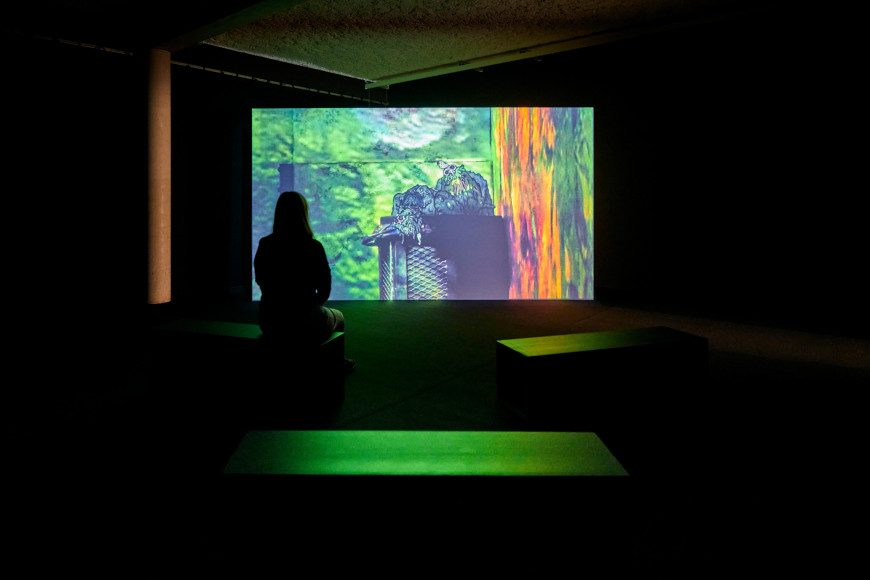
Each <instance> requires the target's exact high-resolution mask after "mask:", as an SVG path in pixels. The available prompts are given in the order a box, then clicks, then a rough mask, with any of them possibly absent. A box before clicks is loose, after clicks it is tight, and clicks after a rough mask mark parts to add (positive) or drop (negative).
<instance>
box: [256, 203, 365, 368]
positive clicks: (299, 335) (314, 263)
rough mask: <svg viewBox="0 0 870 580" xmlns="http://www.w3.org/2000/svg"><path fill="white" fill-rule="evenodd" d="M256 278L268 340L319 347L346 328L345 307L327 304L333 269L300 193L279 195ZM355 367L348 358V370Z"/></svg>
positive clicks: (262, 241)
mask: <svg viewBox="0 0 870 580" xmlns="http://www.w3.org/2000/svg"><path fill="white" fill-rule="evenodd" d="M254 279H255V280H256V282H257V285H259V286H260V290H261V292H262V296H261V298H260V329H261V330H262V331H263V337H264V338H265V339H268V340H275V341H278V340H280V341H288V342H292V343H294V344H301V345H317V344H320V343H322V342H324V341H325V340H326V339H327V338H329V336H330V335H331V334H332V333H333V332H335V331H343V330H344V315H343V314H342V313H341V311H339V310H336V309H335V308H329V307H327V306H324V304H325V303H326V301H327V299H328V298H329V293H330V291H331V289H332V273H331V272H330V269H329V263H328V262H327V261H326V252H325V251H324V250H323V245H322V244H321V243H320V242H319V241H317V240H316V239H314V233H313V232H312V230H311V224H310V222H309V220H308V202H307V201H306V200H305V197H303V196H302V195H301V194H300V193H297V192H295V191H285V192H284V193H282V194H281V195H280V196H279V197H278V203H277V204H276V205H275V219H274V222H273V224H272V233H271V234H269V235H268V236H266V237H264V238H261V239H260V243H259V246H258V247H257V254H256V255H255V257H254ZM353 366H354V363H353V361H352V360H349V359H345V370H346V371H350V370H352V369H353Z"/></svg>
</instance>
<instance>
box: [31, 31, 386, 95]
mask: <svg viewBox="0 0 870 580" xmlns="http://www.w3.org/2000/svg"><path fill="white" fill-rule="evenodd" d="M35 38H36V39H37V40H46V41H51V42H57V43H58V44H64V45H68V46H76V47H79V48H87V49H91V50H98V51H100V52H110V53H112V54H119V55H124V56H134V53H133V52H131V51H129V50H120V49H117V48H111V47H107V46H100V45H96V44H89V43H87V42H79V41H77V40H69V39H66V38H52V37H48V36H40V35H37V36H36V37H35ZM170 62H171V64H173V65H175V66H182V67H187V68H191V69H195V70H201V71H205V72H210V73H216V74H221V75H224V76H228V77H232V78H237V79H242V80H250V81H256V82H260V83H264V84H268V85H271V86H276V87H282V88H287V89H293V90H297V91H307V92H310V93H318V94H322V95H328V96H331V97H339V98H342V99H349V100H352V101H360V102H364V103H367V104H369V105H380V106H386V105H387V104H388V103H386V102H381V101H377V100H375V99H373V98H372V97H371V93H369V94H368V95H365V96H355V95H346V94H343V93H337V92H334V91H328V90H325V89H316V88H313V87H304V86H301V85H295V84H292V83H287V82H283V81H276V80H270V79H266V78H262V77H255V76H252V75H246V74H243V73H237V72H232V71H227V70H222V69H216V68H211V67H206V66H201V65H197V64H191V63H187V62H180V61H176V60H172V61H170Z"/></svg>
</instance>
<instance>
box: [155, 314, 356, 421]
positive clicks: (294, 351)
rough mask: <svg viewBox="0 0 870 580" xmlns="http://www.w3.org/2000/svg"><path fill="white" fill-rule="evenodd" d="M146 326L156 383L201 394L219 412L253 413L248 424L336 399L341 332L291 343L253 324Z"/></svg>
mask: <svg viewBox="0 0 870 580" xmlns="http://www.w3.org/2000/svg"><path fill="white" fill-rule="evenodd" d="M151 330H152V342H151V349H152V358H154V357H156V358H157V359H159V360H160V368H161V370H160V373H161V375H162V376H161V377H160V379H161V384H163V385H164V386H165V387H166V388H171V389H172V390H174V391H175V392H177V393H187V394H188V395H190V396H195V397H209V398H210V399H211V400H212V401H215V404H216V405H217V406H219V407H221V410H222V411H223V412H235V411H238V412H239V413H243V412H244V413H247V415H248V418H251V417H252V416H254V415H256V417H258V419H257V420H256V421H255V424H267V423H268V424H274V422H275V421H276V420H277V421H280V418H281V417H282V416H286V417H290V416H291V415H292V414H293V413H291V411H293V410H299V409H304V408H305V407H306V406H311V405H318V406H324V405H337V404H339V403H341V402H342V401H343V400H344V367H343V362H344V333H343V332H334V333H333V334H332V336H330V337H329V339H327V340H326V341H324V342H323V343H321V344H320V345H314V346H299V345H292V344H285V343H281V342H271V341H269V340H268V339H264V338H262V332H261V331H260V327H259V325H257V324H247V323H238V322H224V321H216V320H202V319H196V318H179V319H175V320H171V321H167V322H163V323H161V324H157V325H155V326H153V327H152V329H151ZM267 416H268V417H269V418H268V419H267ZM259 421H266V422H267V423H259Z"/></svg>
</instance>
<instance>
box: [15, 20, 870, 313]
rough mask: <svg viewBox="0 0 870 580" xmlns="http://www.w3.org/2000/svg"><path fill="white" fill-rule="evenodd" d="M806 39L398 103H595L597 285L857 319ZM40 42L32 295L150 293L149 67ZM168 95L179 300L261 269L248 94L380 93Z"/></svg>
mask: <svg viewBox="0 0 870 580" xmlns="http://www.w3.org/2000/svg"><path fill="white" fill-rule="evenodd" d="M797 36H798V32H797V31H796V30H795V29H794V28H790V27H788V26H781V25H778V24H777V21H776V19H774V18H771V19H770V20H769V21H762V22H760V23H758V24H756V25H742V26H738V27H736V28H734V27H733V26H732V24H731V23H729V24H728V25H724V24H716V25H708V26H703V27H699V28H695V29H688V30H682V31H675V32H670V33H667V34H662V35H659V36H653V37H646V38H642V39H636V40H631V41H623V42H620V43H612V44H607V45H601V46H597V47H592V48H587V49H582V50H579V51H575V52H573V53H564V54H561V55H553V56H550V57H546V58H544V59H542V60H541V61H540V62H538V61H534V60H530V61H523V62H520V63H514V64H508V65H500V66H495V67H489V68H487V69H484V70H483V72H475V71H471V72H467V73H458V74H455V75H450V76H445V77H437V78H433V79H425V80H420V81H415V82H410V83H403V84H399V85H395V86H393V87H391V88H390V89H389V91H388V93H387V99H386V100H387V101H388V104H390V105H394V106H406V105H407V106H413V105H419V106H423V105H456V106H460V105H493V104H499V105H593V106H594V107H595V111H596V112H595V123H596V127H595V132H596V136H595V146H596V151H595V157H596V168H595V171H596V175H595V276H596V287H597V289H598V290H597V292H598V296H599V297H607V296H616V297H629V298H631V299H632V300H641V301H648V302H650V303H659V304H664V305H673V306H675V307H691V308H697V309H700V310H704V311H707V312H711V313H718V314H723V315H728V316H747V317H751V318H763V319H767V320H771V321H772V322H778V323H779V322H788V323H794V324H798V325H810V326H817V327H834V328H835V329H837V330H840V329H843V328H848V329H854V328H857V327H859V326H860V323H861V322H863V320H864V319H863V315H862V316H859V317H856V315H855V310H854V309H855V307H856V306H858V305H860V304H861V303H862V301H863V294H864V289H865V288H866V285H865V283H864V282H863V280H862V279H861V278H862V276H861V274H860V272H861V271H862V270H863V268H864V266H863V264H864V260H863V248H864V244H863V243H862V240H861V239H860V238H861V234H860V231H861V230H860V228H857V227H855V226H856V224H858V223H859V219H860V218H859V217H858V216H859V214H858V213H857V208H856V196H855V193H854V188H850V187H846V186H845V185H844V184H843V183H841V179H840V173H841V171H840V170H841V169H842V167H841V166H842V162H841V159H842V153H843V152H842V149H841V147H842V146H841V145H840V143H838V142H835V141H833V137H832V135H831V134H830V133H827V132H824V131H822V130H821V128H822V127H823V126H824V119H825V117H826V115H827V114H828V112H829V109H831V108H832V107H836V105H835V104H834V100H832V99H831V98H830V95H831V94H832V93H836V90H837V82H838V81H837V79H836V78H835V77H834V75H832V74H831V73H830V72H829V71H828V68H827V64H826V63H825V62H824V60H820V59H819V58H817V55H816V51H815V47H812V46H807V44H806V43H800V42H798V38H797ZM16 50H20V45H19V46H16ZM27 50H28V56H27V58H26V59H22V60H21V61H20V62H19V63H17V66H18V67H20V70H19V71H17V73H15V74H16V75H17V77H16V78H19V79H21V81H20V83H18V86H17V88H16V91H15V94H16V100H15V101H14V105H13V109H10V110H9V111H8V112H9V116H10V117H11V119H12V126H13V132H12V135H13V136H14V142H15V143H16V144H17V145H18V147H17V148H16V157H15V158H14V159H13V164H12V167H13V168H14V173H15V176H16V179H15V183H16V186H15V189H14V191H16V192H18V193H17V195H15V196H13V197H14V198H15V199H16V203H22V207H21V209H20V211H16V215H17V216H19V217H20V218H21V219H20V220H19V221H20V222H21V223H22V224H23V225H24V226H25V227H24V230H25V231H26V232H27V233H28V234H29V236H28V237H26V238H23V239H26V240H28V242H27V245H28V246H30V247H31V248H33V247H35V245H36V242H37V241H38V242H39V245H40V250H41V254H40V257H39V260H40V263H39V264H38V265H36V266H34V265H33V264H32V260H31V263H30V264H29V265H28V270H27V274H24V273H23V272H24V270H23V269H20V270H18V271H19V272H22V274H21V279H22V289H23V290H22V292H21V295H22V296H27V295H28V293H29V292H33V291H34V288H36V287H38V288H39V290H40V291H41V294H40V295H44V296H46V298H47V300H51V298H52V297H55V296H58V295H65V296H69V297H74V298H75V299H77V300H87V301H91V302H94V303H101V302H105V301H106V300H111V301H113V303H116V304H118V305H126V304H133V303H136V304H138V303H139V301H141V300H144V295H145V291H144V288H145V279H144V231H145V229H144V228H145V221H144V218H143V213H144V212H143V208H144V205H143V204H144V199H145V197H144V196H145V191H146V190H145V183H144V161H143V159H144V103H143V100H142V95H143V94H144V89H143V86H142V79H143V78H144V73H143V72H142V68H141V64H138V61H137V59H136V58H135V57H131V56H128V55H117V54H110V53H105V52H99V51H95V50H92V49H86V48H79V47H67V46H59V45H56V44H53V43H47V42H46V41H35V42H34V43H33V45H32V46H29V48H28V49H27ZM281 70H283V71H284V73H282V74H287V73H286V69H281ZM13 72H15V71H13ZM264 74H268V73H264ZM308 80H309V81H310V82H317V80H316V79H314V80H311V79H308ZM172 92H173V143H172V147H173V297H174V300H177V301H179V302H187V303H198V302H209V301H215V300H224V299H227V297H228V296H229V295H230V294H232V293H233V292H234V291H236V290H238V291H241V292H243V293H244V292H247V291H248V288H249V281H250V278H249V275H250V259H249V256H250V240H249V239H248V236H249V234H248V227H249V223H250V222H249V217H250V216H249V211H250V205H249V196H250V185H249V181H248V177H249V175H250V133H249V131H250V126H249V120H250V108H251V107H253V106H284V107H291V106H359V105H361V104H365V103H361V102H360V101H352V100H348V99H342V98H341V97H336V96H330V95H327V94H322V93H316V92H311V91H297V90H291V89H287V88H281V87H274V86H269V85H268V84H265V83H259V82H254V81H244V80H239V79H236V78H231V77H228V76H226V75H220V74H215V73H211V72H204V71H201V70H195V69H189V68H185V67H177V66H176V67H173V88H172ZM379 97H383V95H379ZM17 209H18V208H17V207H16V210H17ZM34 268H36V270H34ZM55 268H56V271H55V270H54V269H55ZM28 276H32V278H28ZM61 289H62V290H61ZM861 312H864V311H863V310H862V311H861Z"/></svg>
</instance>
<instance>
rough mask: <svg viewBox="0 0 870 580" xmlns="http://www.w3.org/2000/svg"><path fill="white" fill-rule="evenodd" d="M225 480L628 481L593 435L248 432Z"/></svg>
mask: <svg viewBox="0 0 870 580" xmlns="http://www.w3.org/2000/svg"><path fill="white" fill-rule="evenodd" d="M224 474H227V475H286V476H307V475H311V476H442V475H450V476H550V477H614V476H616V477H622V476H626V475H628V473H627V472H626V471H625V469H623V467H622V465H620V464H619V462H618V461H617V460H616V458H615V457H614V456H613V455H612V454H611V453H610V451H609V450H608V449H607V447H606V446H605V445H604V444H603V443H602V442H601V440H600V439H599V438H598V437H597V436H596V435H595V434H594V433H559V432H529V431H510V432H507V431H250V432H248V433H247V434H246V435H245V437H244V438H243V439H242V441H241V443H240V444H239V446H238V448H237V449H236V451H235V453H234V454H233V456H232V457H231V458H230V460H229V462H228V463H227V465H226V467H225V468H224Z"/></svg>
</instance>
